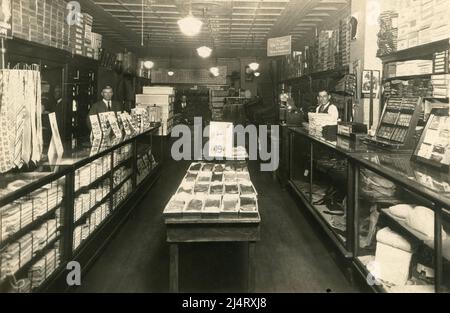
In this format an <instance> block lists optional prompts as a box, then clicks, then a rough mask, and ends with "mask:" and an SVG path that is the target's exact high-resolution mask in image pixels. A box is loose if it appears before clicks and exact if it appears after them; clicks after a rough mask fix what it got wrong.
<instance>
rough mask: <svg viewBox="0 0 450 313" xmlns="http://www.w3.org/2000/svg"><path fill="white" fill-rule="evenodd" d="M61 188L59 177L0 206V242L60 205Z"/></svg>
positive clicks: (62, 184)
mask: <svg viewBox="0 0 450 313" xmlns="http://www.w3.org/2000/svg"><path fill="white" fill-rule="evenodd" d="M63 188H64V180H63V179H60V180H57V181H54V182H52V183H50V184H48V185H45V186H43V187H41V188H39V189H38V190H36V191H34V192H32V193H31V194H30V195H28V196H25V197H22V198H20V199H18V200H16V201H14V202H12V203H10V204H7V205H5V206H3V207H2V208H0V225H1V231H0V243H2V242H4V241H5V240H7V239H8V238H9V237H10V236H12V235H14V234H15V233H16V232H18V231H20V230H21V229H22V228H24V227H26V226H28V225H29V224H31V223H32V222H33V221H35V220H37V219H38V218H40V217H41V216H42V215H44V214H45V213H47V212H49V211H51V210H53V209H55V208H56V207H57V206H58V205H60V204H61V202H62V198H63V192H64V191H63Z"/></svg>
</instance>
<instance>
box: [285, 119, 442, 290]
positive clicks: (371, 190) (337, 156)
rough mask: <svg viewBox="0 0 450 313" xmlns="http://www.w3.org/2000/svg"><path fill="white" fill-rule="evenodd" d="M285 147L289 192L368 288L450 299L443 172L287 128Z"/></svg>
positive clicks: (403, 156)
mask: <svg viewBox="0 0 450 313" xmlns="http://www.w3.org/2000/svg"><path fill="white" fill-rule="evenodd" d="M343 141H344V142H343ZM289 144H290V151H291V157H290V182H289V185H290V186H291V187H292V189H293V190H294V191H295V192H296V193H297V194H298V195H299V198H300V200H301V202H302V204H303V205H304V206H305V207H306V208H307V209H308V210H309V211H310V212H311V213H312V215H313V216H314V217H315V219H316V220H317V222H318V224H319V225H321V226H322V228H323V229H324V230H325V232H326V233H327V234H328V235H329V236H330V238H331V239H332V241H333V242H334V243H335V244H336V246H337V247H338V248H339V249H340V250H341V252H343V255H344V256H345V257H347V258H348V260H350V261H351V263H352V264H353V268H354V269H355V273H359V275H361V278H362V280H363V281H364V283H367V285H368V287H370V288H371V289H372V290H374V291H376V292H448V291H449V287H450V244H449V242H450V239H449V234H450V175H449V174H448V172H443V171H440V170H439V169H436V168H433V167H429V166H427V165H424V164H421V163H416V162H413V161H411V153H412V151H403V152H396V153H390V152H389V151H386V150H381V149H377V148H371V147H370V146H366V145H365V144H363V143H355V142H345V139H343V138H341V137H338V140H337V142H332V141H327V140H325V139H323V138H321V137H317V136H313V135H311V134H309V132H308V130H306V129H303V128H294V127H292V128H290V139H289ZM342 211H343V212H344V214H342ZM325 213H326V214H325ZM332 213H333V214H332Z"/></svg>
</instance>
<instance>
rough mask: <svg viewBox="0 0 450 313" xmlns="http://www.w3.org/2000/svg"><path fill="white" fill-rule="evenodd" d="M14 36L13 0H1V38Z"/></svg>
mask: <svg viewBox="0 0 450 313" xmlns="http://www.w3.org/2000/svg"><path fill="white" fill-rule="evenodd" d="M11 36H12V8H11V0H0V38H11Z"/></svg>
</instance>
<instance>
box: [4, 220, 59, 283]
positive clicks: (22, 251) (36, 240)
mask: <svg viewBox="0 0 450 313" xmlns="http://www.w3.org/2000/svg"><path fill="white" fill-rule="evenodd" d="M59 219H60V214H59V211H58V212H57V214H56V219H52V220H48V221H46V222H44V223H43V224H42V225H41V226H40V227H39V228H37V229H36V230H34V231H32V232H30V233H28V234H26V235H24V236H22V237H21V238H20V239H18V240H17V241H15V242H13V243H11V244H9V245H8V246H7V247H5V249H4V250H3V251H2V252H1V254H0V281H3V280H4V279H5V278H6V277H7V276H10V275H14V274H15V273H16V272H17V271H18V270H19V269H21V268H22V267H23V266H25V265H26V264H27V263H28V262H30V261H31V260H32V259H33V257H34V256H35V255H36V254H37V253H38V252H39V251H42V250H43V249H45V248H46V247H47V245H48V244H49V243H50V242H51V241H52V240H54V239H55V238H56V237H57V236H58V229H59Z"/></svg>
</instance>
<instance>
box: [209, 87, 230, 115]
mask: <svg viewBox="0 0 450 313" xmlns="http://www.w3.org/2000/svg"><path fill="white" fill-rule="evenodd" d="M226 97H228V90H211V91H210V96H209V100H210V109H211V112H212V120H213V121H216V122H221V121H223V107H224V105H225V98H226Z"/></svg>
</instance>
